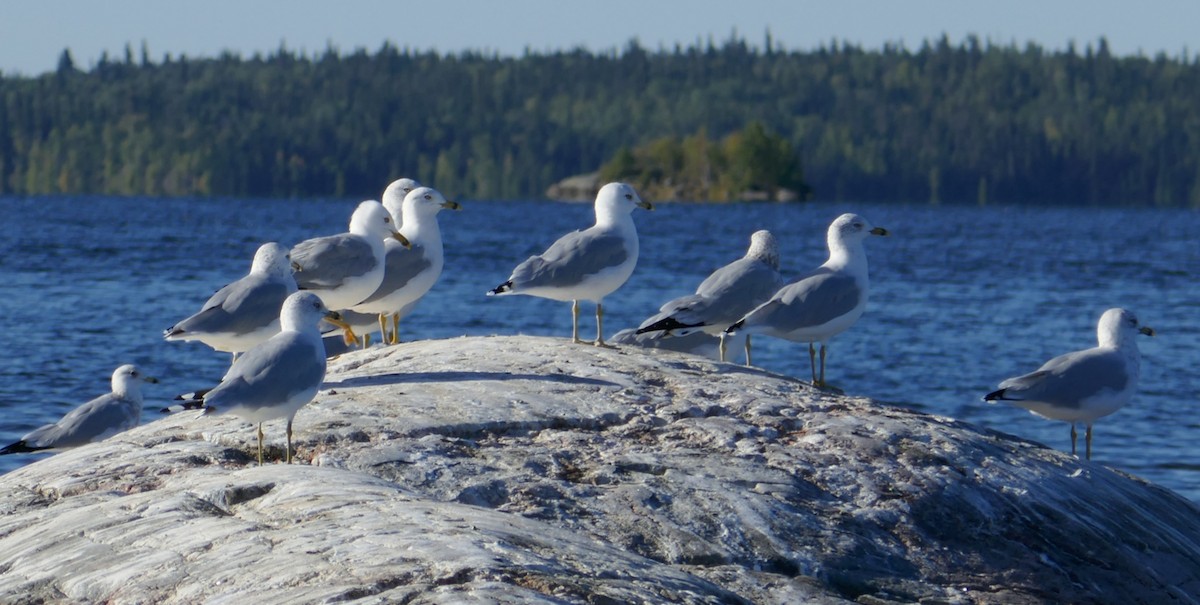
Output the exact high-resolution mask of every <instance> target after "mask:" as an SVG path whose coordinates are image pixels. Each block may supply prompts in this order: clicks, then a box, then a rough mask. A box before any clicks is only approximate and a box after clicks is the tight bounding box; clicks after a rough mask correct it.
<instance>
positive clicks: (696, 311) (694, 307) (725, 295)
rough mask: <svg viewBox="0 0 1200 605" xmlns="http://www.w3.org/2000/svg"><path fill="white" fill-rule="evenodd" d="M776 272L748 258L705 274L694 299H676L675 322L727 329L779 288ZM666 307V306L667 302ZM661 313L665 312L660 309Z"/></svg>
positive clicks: (777, 272)
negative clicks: (677, 302)
mask: <svg viewBox="0 0 1200 605" xmlns="http://www.w3.org/2000/svg"><path fill="white" fill-rule="evenodd" d="M782 282H783V278H782V277H781V276H780V275H779V271H777V270H775V269H774V268H773V267H771V266H770V265H768V264H766V263H764V262H761V261H758V260H750V259H739V260H737V261H734V262H732V263H730V264H728V265H725V266H724V267H721V268H720V269H717V270H716V271H714V272H713V274H712V275H709V276H708V278H707V279H705V280H704V281H703V282H701V283H700V286H699V287H698V288H696V297H697V298H698V299H697V300H692V301H685V299H686V298H688V297H684V298H680V299H676V300H677V301H681V302H683V303H684V305H686V306H683V305H681V306H679V307H678V308H677V310H676V311H675V313H676V319H678V320H680V321H681V322H683V323H691V324H700V325H724V326H728V325H730V324H732V323H733V322H735V321H737V320H739V319H741V318H742V317H743V316H745V315H746V314H747V313H749V312H750V311H751V310H753V309H754V308H755V307H757V306H758V305H760V304H762V303H763V301H765V300H767V299H769V298H771V296H772V295H773V294H775V293H776V292H778V291H779V288H780V287H781V286H782V285H783V283H782ZM668 304H670V303H668ZM662 310H663V311H666V307H665V306H664V307H663V309H662Z"/></svg>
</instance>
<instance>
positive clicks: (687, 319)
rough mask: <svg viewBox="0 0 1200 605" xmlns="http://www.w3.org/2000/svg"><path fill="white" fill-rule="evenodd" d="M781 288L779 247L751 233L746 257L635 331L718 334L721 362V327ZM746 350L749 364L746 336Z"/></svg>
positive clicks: (770, 239) (767, 233) (770, 237)
mask: <svg viewBox="0 0 1200 605" xmlns="http://www.w3.org/2000/svg"><path fill="white" fill-rule="evenodd" d="M781 286H783V276H781V275H780V274H779V244H778V243H776V242H775V236H773V235H771V232H770V231H767V230H765V229H764V230H761V231H755V232H754V234H753V235H751V236H750V248H749V249H748V250H746V255H745V256H743V257H742V258H739V259H737V260H735V261H733V262H732V263H729V264H728V265H725V266H724V267H721V268H720V269H717V270H716V271H714V272H713V273H712V275H709V276H708V278H706V279H705V280H704V281H703V282H701V283H700V286H699V287H698V288H696V293H695V294H690V295H688V296H681V297H679V298H676V299H674V300H672V301H669V302H667V303H666V304H664V305H663V306H662V307H661V308H660V309H659V314H658V315H655V316H654V317H651V318H650V319H648V320H646V321H645V322H642V325H641V326H640V327H639V328H638V331H637V333H638V334H646V333H648V332H650V333H652V332H661V333H663V335H664V336H687V335H688V334H692V333H694V332H704V333H707V334H710V335H713V336H718V337H720V339H721V341H720V345H719V347H718V350H719V352H720V359H721V361H725V349H726V343H725V328H728V327H729V326H730V325H731V324H733V323H734V322H736V321H737V320H739V319H741V318H742V317H744V316H745V315H746V313H749V312H750V311H751V310H752V309H754V308H755V307H757V306H758V305H761V304H762V303H764V302H766V300H767V299H769V298H771V295H773V294H775V293H776V292H778V291H779V288H780V287H781ZM745 349H746V365H750V337H749V334H747V335H746V342H745Z"/></svg>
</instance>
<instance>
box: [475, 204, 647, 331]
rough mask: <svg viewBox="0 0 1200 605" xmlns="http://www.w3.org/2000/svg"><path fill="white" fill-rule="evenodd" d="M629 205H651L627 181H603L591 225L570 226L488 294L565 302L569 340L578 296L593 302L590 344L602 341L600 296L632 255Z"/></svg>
mask: <svg viewBox="0 0 1200 605" xmlns="http://www.w3.org/2000/svg"><path fill="white" fill-rule="evenodd" d="M635 207H641V208H645V209H647V210H652V209H653V206H651V205H650V204H649V203H648V202H643V201H642V199H641V198H640V197H638V194H637V191H634V189H633V187H632V186H631V185H628V184H625V183H609V184H607V185H605V186H604V187H601V188H600V192H599V193H597V194H596V205H595V209H596V224H595V225H593V226H591V227H589V228H587V229H584V230H583V231H572V232H571V233H568V234H566V235H564V236H562V237H560V238H558V241H556V242H554V244H553V245H551V246H550V247H549V248H548V249H547V250H546V251H545V252H543V253H541V254H540V255H538V256H531V257H529V259H527V260H526V261H525V262H523V263H521V264H519V265H517V268H516V269H513V272H512V276H510V277H509V278H508V281H506V282H504V283H502V284H500V285H499V286H496V287H495V288H494V289H493V290H491V291H490V292H488V295H489V296H492V295H506V294H528V295H530V296H538V297H541V298H549V299H551V300H561V301H568V300H569V301H571V340H572V341H574V342H577V343H579V342H583V341H581V340H580V339H579V301H580V300H590V301H593V302H595V303H596V341H595V344H596V346H604V306H603V304H602V302H601V301H602V300H603V299H604V297H605V296H607V295H609V294H611V293H613V292H614V291H616V289H617V288H620V287H621V285H622V284H624V283H625V281H626V280H627V279H629V276H630V275H632V274H633V269H634V267H635V266H636V265H637V259H638V236H637V228H636V227H635V226H634V224H633V217H632V216H631V215H630V213H631V212H633V209H634V208H635Z"/></svg>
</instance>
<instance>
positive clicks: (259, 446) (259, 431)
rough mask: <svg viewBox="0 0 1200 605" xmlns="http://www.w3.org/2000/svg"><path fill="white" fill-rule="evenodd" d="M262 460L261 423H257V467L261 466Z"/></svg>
mask: <svg viewBox="0 0 1200 605" xmlns="http://www.w3.org/2000/svg"><path fill="white" fill-rule="evenodd" d="M262 460H263V432H262V423H261V422H260V423H258V465H259V466H262Z"/></svg>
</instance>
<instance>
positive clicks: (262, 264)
mask: <svg viewBox="0 0 1200 605" xmlns="http://www.w3.org/2000/svg"><path fill="white" fill-rule="evenodd" d="M297 268H299V267H298V265H296V264H295V263H293V262H292V261H291V257H290V256H289V255H288V250H287V248H284V247H283V246H282V245H280V244H277V243H275V242H268V243H265V244H263V245H261V246H259V247H258V251H257V252H255V253H254V262H253V263H252V264H251V265H250V273H248V274H247V275H246V276H245V277H243V278H241V279H239V280H237V281H235V282H233V283H231V284H229V285H227V286H225V287H224V288H221V289H220V290H217V293H216V294H213V295H212V297H210V298H209V299H208V301H207V302H205V303H204V306H203V307H201V309H200V311H199V312H198V313H196V314H195V315H192V316H191V317H188V318H187V319H184V320H183V321H180V322H179V323H177V324H175V325H173V326H171V327H170V328H168V329H167V330H166V331H165V332H163V338H166V339H167V340H178V341H191V340H198V341H200V342H202V343H204V344H206V345H208V346H210V347H212V348H213V349H215V350H217V351H224V352H226V353H233V357H234V359H237V355H238V353H241V352H243V351H247V350H249V349H250V348H251V347H253V346H254V345H256V344H258V343H260V342H262V341H264V340H266V339H268V338H270V337H271V336H273V335H275V334H276V333H278V332H279V309H280V308H281V307H282V306H283V300H284V299H285V298H287V297H288V296H289V295H291V294H292V293H293V292H295V291H296V279H295V278H294V277H292V271H293V269H297Z"/></svg>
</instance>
